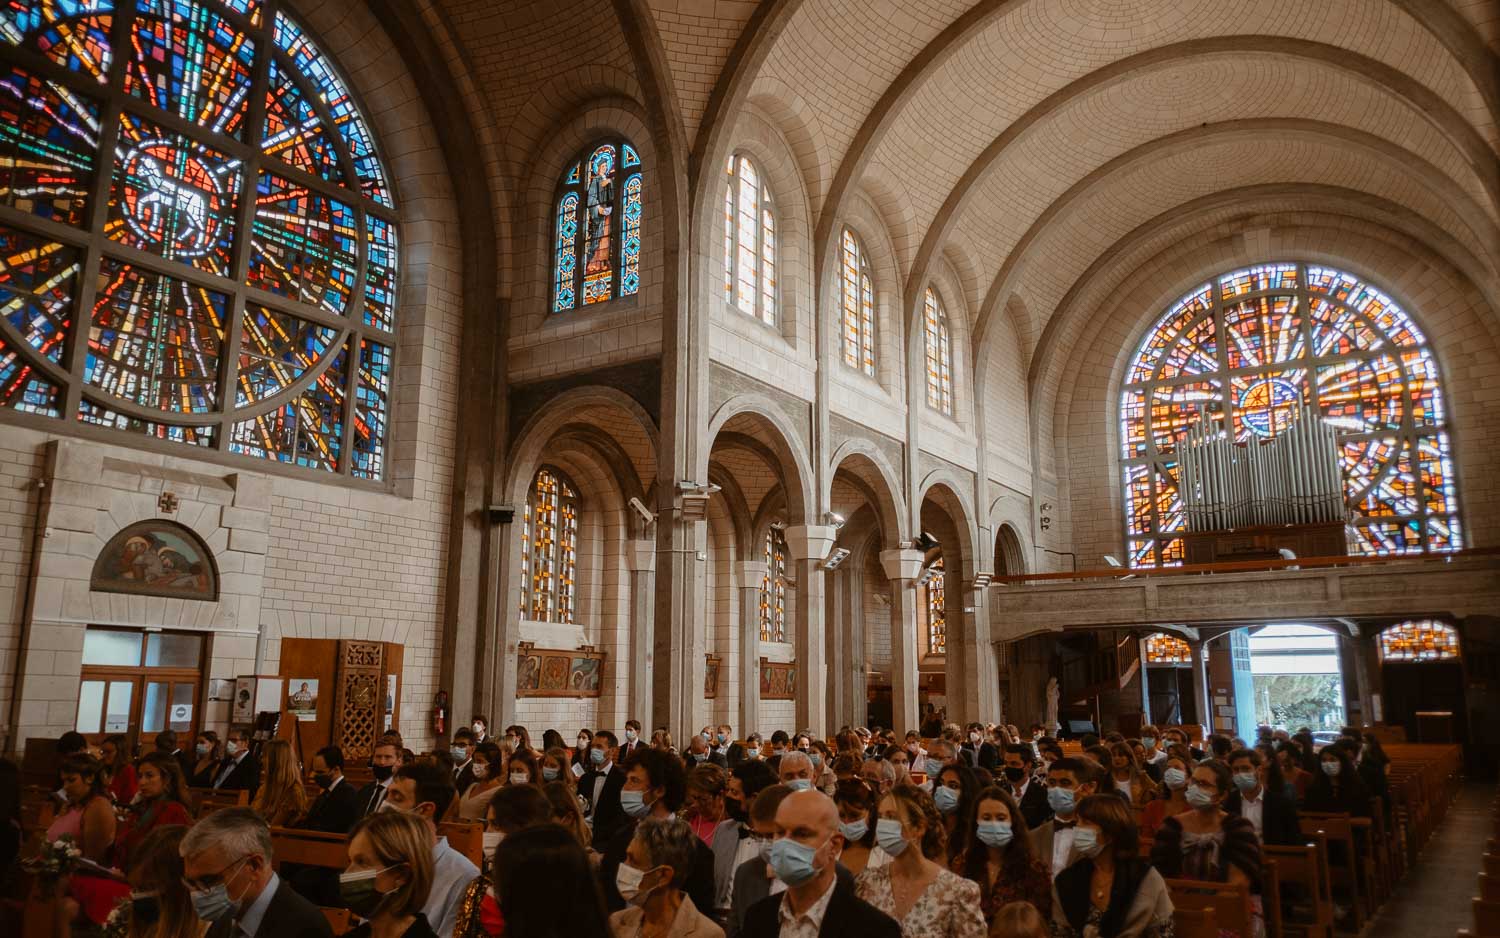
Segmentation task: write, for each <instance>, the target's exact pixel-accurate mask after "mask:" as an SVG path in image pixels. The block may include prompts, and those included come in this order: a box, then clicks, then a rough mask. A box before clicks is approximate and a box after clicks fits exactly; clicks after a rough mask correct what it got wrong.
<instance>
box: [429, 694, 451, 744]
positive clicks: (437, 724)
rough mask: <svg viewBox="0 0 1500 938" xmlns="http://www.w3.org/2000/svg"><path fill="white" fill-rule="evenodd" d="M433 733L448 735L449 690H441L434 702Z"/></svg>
mask: <svg viewBox="0 0 1500 938" xmlns="http://www.w3.org/2000/svg"><path fill="white" fill-rule="evenodd" d="M432 733H433V735H434V736H440V737H441V736H446V735H448V692H447V691H445V690H440V691H438V692H437V699H436V700H434V701H433V702H432Z"/></svg>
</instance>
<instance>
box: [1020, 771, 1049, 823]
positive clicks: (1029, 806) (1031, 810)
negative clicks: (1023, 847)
mask: <svg viewBox="0 0 1500 938" xmlns="http://www.w3.org/2000/svg"><path fill="white" fill-rule="evenodd" d="M1021 817H1023V818H1025V819H1026V827H1027V829H1028V830H1036V829H1037V828H1038V827H1041V826H1042V825H1043V824H1045V823H1047V822H1048V821H1050V820H1052V805H1050V804H1048V803H1047V786H1046V785H1043V784H1042V783H1041V782H1037V781H1033V782H1032V783H1031V784H1030V785H1027V786H1026V794H1024V795H1022V796H1021Z"/></svg>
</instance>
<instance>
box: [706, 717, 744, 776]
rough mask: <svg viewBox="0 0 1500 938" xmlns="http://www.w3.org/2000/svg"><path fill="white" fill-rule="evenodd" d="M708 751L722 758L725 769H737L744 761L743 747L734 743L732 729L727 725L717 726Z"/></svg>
mask: <svg viewBox="0 0 1500 938" xmlns="http://www.w3.org/2000/svg"><path fill="white" fill-rule="evenodd" d="M709 749H710V751H712V752H713V753H714V754H716V755H720V756H723V757H724V767H725V768H726V769H733V768H737V767H738V766H739V764H740V763H741V762H744V761H745V747H744V746H741V745H740V744H739V743H737V742H735V741H734V727H732V726H730V725H729V724H728V723H721V724H719V728H718V731H717V732H716V733H715V734H714V739H713V742H712V743H711V744H710V745H709Z"/></svg>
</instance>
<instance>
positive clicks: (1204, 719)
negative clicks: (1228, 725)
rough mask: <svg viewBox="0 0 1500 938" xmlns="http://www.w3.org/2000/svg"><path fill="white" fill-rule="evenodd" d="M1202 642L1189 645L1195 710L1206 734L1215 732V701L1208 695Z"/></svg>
mask: <svg viewBox="0 0 1500 938" xmlns="http://www.w3.org/2000/svg"><path fill="white" fill-rule="evenodd" d="M1203 645H1204V643H1203V642H1202V641H1193V642H1189V643H1188V648H1190V649H1192V659H1191V666H1192V669H1193V709H1195V710H1196V711H1197V712H1198V722H1199V723H1201V724H1203V726H1204V727H1205V730H1204V731H1205V732H1208V733H1212V732H1213V731H1214V715H1213V706H1212V704H1213V700H1212V698H1210V697H1209V693H1208V672H1207V669H1206V668H1205V667H1204V664H1205V662H1204V660H1203Z"/></svg>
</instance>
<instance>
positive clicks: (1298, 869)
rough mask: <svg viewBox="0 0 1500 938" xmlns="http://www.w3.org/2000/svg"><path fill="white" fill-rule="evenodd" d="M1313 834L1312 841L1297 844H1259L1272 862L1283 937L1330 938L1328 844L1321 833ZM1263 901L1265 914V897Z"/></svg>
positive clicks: (1330, 913)
mask: <svg viewBox="0 0 1500 938" xmlns="http://www.w3.org/2000/svg"><path fill="white" fill-rule="evenodd" d="M1313 836H1314V837H1315V838H1316V841H1314V842H1311V843H1307V844H1304V845H1302V846H1300V847H1290V846H1275V845H1270V846H1266V847H1265V848H1263V852H1264V854H1265V856H1266V858H1267V859H1268V860H1274V862H1275V864H1276V866H1275V880H1276V887H1277V894H1278V897H1279V898H1280V900H1281V908H1280V910H1279V911H1280V913H1281V915H1280V918H1281V930H1282V934H1283V935H1285V936H1287V938H1333V892H1332V889H1331V884H1330V882H1329V877H1328V861H1327V852H1328V847H1327V843H1326V841H1324V839H1323V836H1322V835H1321V834H1314V835H1313ZM1267 878H1268V879H1269V877H1267ZM1265 904H1266V906H1267V907H1268V908H1267V910H1266V914H1267V916H1268V917H1269V915H1270V908H1269V906H1270V904H1271V903H1270V899H1269V897H1267V899H1266V903H1265Z"/></svg>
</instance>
